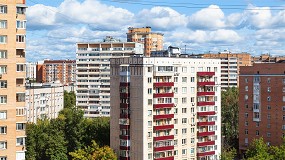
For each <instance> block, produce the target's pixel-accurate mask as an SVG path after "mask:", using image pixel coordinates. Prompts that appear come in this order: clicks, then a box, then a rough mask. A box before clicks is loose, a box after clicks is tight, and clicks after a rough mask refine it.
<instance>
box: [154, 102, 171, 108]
mask: <svg viewBox="0 0 285 160" xmlns="http://www.w3.org/2000/svg"><path fill="white" fill-rule="evenodd" d="M172 107H174V103H161V104H154V105H153V108H155V109H159V108H172Z"/></svg>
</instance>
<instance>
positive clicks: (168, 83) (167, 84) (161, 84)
mask: <svg viewBox="0 0 285 160" xmlns="http://www.w3.org/2000/svg"><path fill="white" fill-rule="evenodd" d="M153 85H154V86H155V87H172V86H174V82H154V83H153Z"/></svg>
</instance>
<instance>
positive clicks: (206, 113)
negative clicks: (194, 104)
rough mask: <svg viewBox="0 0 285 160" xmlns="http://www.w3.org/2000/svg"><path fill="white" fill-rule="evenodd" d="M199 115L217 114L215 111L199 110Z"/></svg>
mask: <svg viewBox="0 0 285 160" xmlns="http://www.w3.org/2000/svg"><path fill="white" fill-rule="evenodd" d="M197 114H198V116H210V115H215V114H216V112H215V111H208V112H197Z"/></svg>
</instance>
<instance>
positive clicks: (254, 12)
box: [245, 5, 273, 29]
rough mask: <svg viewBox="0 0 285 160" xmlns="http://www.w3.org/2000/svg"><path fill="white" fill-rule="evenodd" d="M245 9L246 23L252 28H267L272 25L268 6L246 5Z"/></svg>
mask: <svg viewBox="0 0 285 160" xmlns="http://www.w3.org/2000/svg"><path fill="white" fill-rule="evenodd" d="M247 9H248V10H246V11H245V16H246V18H247V23H248V25H249V26H250V27H254V28H258V29H260V28H268V27H270V26H271V25H272V18H273V17H272V14H271V10H270V7H255V6H252V5H250V6H248V8H247Z"/></svg>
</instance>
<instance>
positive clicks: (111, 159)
mask: <svg viewBox="0 0 285 160" xmlns="http://www.w3.org/2000/svg"><path fill="white" fill-rule="evenodd" d="M69 155H71V157H72V160H116V159H117V156H116V154H115V153H114V151H113V150H112V149H111V148H110V147H108V146H103V147H99V145H98V144H97V143H96V142H95V141H92V144H91V145H90V146H87V147H85V148H84V149H78V150H76V151H74V152H70V153H69Z"/></svg>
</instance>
